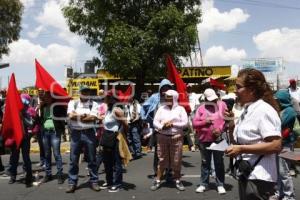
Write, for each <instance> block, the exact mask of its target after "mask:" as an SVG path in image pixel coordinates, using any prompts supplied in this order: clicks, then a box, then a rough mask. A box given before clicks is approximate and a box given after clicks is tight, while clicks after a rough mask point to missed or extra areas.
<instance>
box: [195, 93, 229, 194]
mask: <svg viewBox="0 0 300 200" xmlns="http://www.w3.org/2000/svg"><path fill="white" fill-rule="evenodd" d="M204 96H205V101H204V103H203V104H202V105H201V106H199V108H198V109H197V111H196V113H195V117H194V119H193V127H194V128H195V130H196V135H197V137H198V140H199V149H200V152H201V158H202V166H201V181H200V186H199V187H198V188H197V189H196V192H200V193H201V192H204V191H205V190H206V189H207V187H208V184H209V174H210V170H211V158H212V155H213V159H214V165H215V171H216V181H217V190H218V193H219V194H225V193H226V190H225V188H224V180H225V171H224V161H223V155H224V153H223V152H221V151H211V150H208V149H207V147H209V146H210V145H211V144H212V143H213V142H216V141H217V140H218V139H219V138H220V137H221V134H222V132H223V131H224V128H225V120H224V113H225V111H226V110H227V106H226V104H225V103H224V102H223V101H221V100H219V99H218V96H217V95H216V93H215V91H214V90H213V89H211V88H208V89H206V90H205V91H204Z"/></svg>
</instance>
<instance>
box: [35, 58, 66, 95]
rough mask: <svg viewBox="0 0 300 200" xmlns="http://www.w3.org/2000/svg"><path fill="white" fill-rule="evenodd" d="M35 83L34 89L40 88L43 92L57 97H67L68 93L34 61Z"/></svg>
mask: <svg viewBox="0 0 300 200" xmlns="http://www.w3.org/2000/svg"><path fill="white" fill-rule="evenodd" d="M35 68H36V81H35V87H36V88H41V89H43V90H45V91H50V92H51V93H53V94H56V95H58V96H65V97H68V93H67V92H66V91H65V90H64V89H63V88H62V87H61V86H60V84H59V83H57V82H56V81H55V80H54V78H53V77H52V76H51V75H50V74H49V73H48V72H47V71H46V70H45V69H44V68H43V67H42V65H41V64H40V63H39V62H38V61H37V59H35Z"/></svg>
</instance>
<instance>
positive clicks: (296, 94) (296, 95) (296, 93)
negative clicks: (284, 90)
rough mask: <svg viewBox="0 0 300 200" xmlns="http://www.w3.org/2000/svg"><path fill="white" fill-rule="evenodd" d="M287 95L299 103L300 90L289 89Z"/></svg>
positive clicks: (297, 88)
mask: <svg viewBox="0 0 300 200" xmlns="http://www.w3.org/2000/svg"><path fill="white" fill-rule="evenodd" d="M289 93H290V95H291V97H293V98H294V99H296V100H297V101H298V102H300V88H299V87H296V90H293V89H291V88H289Z"/></svg>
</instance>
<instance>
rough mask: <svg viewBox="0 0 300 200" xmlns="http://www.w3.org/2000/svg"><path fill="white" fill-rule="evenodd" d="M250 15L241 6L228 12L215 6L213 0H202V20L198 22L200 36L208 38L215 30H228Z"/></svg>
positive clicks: (244, 20)
mask: <svg viewBox="0 0 300 200" xmlns="http://www.w3.org/2000/svg"><path fill="white" fill-rule="evenodd" d="M249 17H250V15H249V14H247V13H245V12H244V11H243V10H242V9H240V8H234V9H232V10H230V11H227V12H220V11H219V9H217V8H215V7H214V1H213V0H204V1H202V22H201V23H199V24H198V31H199V37H200V38H201V39H202V40H203V39H206V38H207V37H208V36H209V34H210V33H212V32H215V31H223V32H228V31H231V30H233V29H235V28H236V27H237V26H238V25H239V24H241V23H244V22H246V21H247V20H248V18H249Z"/></svg>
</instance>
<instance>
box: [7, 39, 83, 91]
mask: <svg viewBox="0 0 300 200" xmlns="http://www.w3.org/2000/svg"><path fill="white" fill-rule="evenodd" d="M76 56H77V50H75V49H74V48H71V47H68V46H64V45H60V44H55V43H54V44H50V45H48V46H47V47H42V46H41V45H39V44H34V43H32V42H30V41H29V40H25V39H20V40H19V41H17V42H13V43H12V44H10V54H9V56H4V58H3V61H4V62H9V63H10V66H11V67H10V68H8V69H9V70H11V72H15V73H16V76H17V77H18V80H19V85H20V86H21V87H23V86H28V85H33V84H34V81H35V66H34V59H35V58H37V59H38V60H39V61H40V62H41V64H42V65H43V66H44V67H45V68H46V70H47V71H48V72H49V73H50V74H52V75H53V76H54V78H55V79H56V80H58V81H60V80H65V78H64V68H65V67H64V65H65V64H71V63H72V61H74V59H75V58H76Z"/></svg>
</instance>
